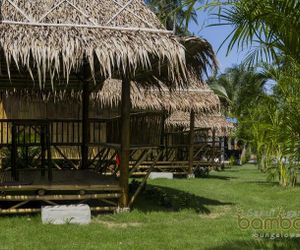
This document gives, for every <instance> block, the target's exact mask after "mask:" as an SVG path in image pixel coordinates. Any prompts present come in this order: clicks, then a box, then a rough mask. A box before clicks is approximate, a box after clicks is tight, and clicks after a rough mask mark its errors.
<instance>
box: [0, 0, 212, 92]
mask: <svg viewBox="0 0 300 250" xmlns="http://www.w3.org/2000/svg"><path fill="white" fill-rule="evenodd" d="M206 56H210V55H209V54H207V55H206ZM0 65H1V67H0V76H1V77H0V80H1V83H2V84H3V86H6V88H10V89H11V88H24V87H26V86H27V87H28V85H29V83H30V84H31V85H32V79H34V80H35V83H36V84H37V83H39V85H41V86H40V87H44V88H46V87H49V86H50V87H52V88H53V87H54V86H53V84H54V83H56V86H61V85H65V84H66V83H69V85H71V86H73V87H74V86H77V85H78V82H81V81H82V80H85V81H91V82H94V83H95V82H97V81H100V82H101V81H103V80H104V79H106V78H111V77H114V78H122V77H124V76H126V77H129V78H130V79H131V80H136V81H138V82H140V83H143V82H146V83H154V82H157V79H160V80H161V81H162V82H163V83H164V84H167V85H168V86H171V85H174V84H177V85H180V84H183V83H185V82H186V77H185V72H186V67H185V50H184V47H183V46H182V45H181V44H180V43H179V42H178V40H177V39H176V37H175V36H174V35H173V34H172V33H171V32H170V31H167V30H166V29H165V28H164V27H163V26H162V24H161V23H160V21H159V20H158V18H157V17H156V16H155V15H154V14H153V13H152V12H151V11H150V10H149V9H148V8H147V7H146V6H145V4H144V3H143V1H141V0H119V1H116V0H88V1H87V0H31V1H28V0H2V1H1V19H0ZM78 73H80V74H78ZM8 79H10V80H8ZM79 80H80V81H79ZM11 83H12V84H11ZM37 85H38V84H37ZM3 86H2V87H3Z"/></svg>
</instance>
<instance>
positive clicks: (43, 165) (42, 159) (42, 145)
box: [40, 125, 46, 177]
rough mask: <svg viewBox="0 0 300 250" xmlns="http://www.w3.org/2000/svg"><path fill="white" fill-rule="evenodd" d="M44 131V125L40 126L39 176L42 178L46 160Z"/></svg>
mask: <svg viewBox="0 0 300 250" xmlns="http://www.w3.org/2000/svg"><path fill="white" fill-rule="evenodd" d="M45 130H46V127H45V126H44V125H42V126H41V134H40V137H41V168H42V170H41V176H42V177H44V176H45V173H46V171H45V170H46V163H45V159H46V140H45V139H46V138H45V136H46V134H45V132H46V131H45Z"/></svg>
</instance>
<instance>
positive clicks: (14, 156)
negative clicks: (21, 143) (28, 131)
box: [10, 123, 19, 181]
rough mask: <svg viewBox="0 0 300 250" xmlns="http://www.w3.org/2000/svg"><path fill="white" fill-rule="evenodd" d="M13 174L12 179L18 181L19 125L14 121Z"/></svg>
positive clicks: (12, 137) (12, 135) (12, 134)
mask: <svg viewBox="0 0 300 250" xmlns="http://www.w3.org/2000/svg"><path fill="white" fill-rule="evenodd" d="M10 155H11V174H12V179H13V180H14V181H18V179H19V178H18V174H17V157H18V149H17V127H16V124H15V123H13V124H12V127H11V154H10Z"/></svg>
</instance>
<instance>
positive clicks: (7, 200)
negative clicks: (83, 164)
mask: <svg viewBox="0 0 300 250" xmlns="http://www.w3.org/2000/svg"><path fill="white" fill-rule="evenodd" d="M19 174H20V175H19V176H20V180H19V181H14V180H12V179H11V173H10V172H9V171H6V172H2V173H1V174H0V214H13V213H35V212H39V211H40V209H41V206H42V205H58V204H79V203H88V204H89V205H90V206H91V208H92V210H93V211H98V212H100V211H114V210H116V209H117V207H118V199H119V197H120V190H121V189H120V186H119V182H118V180H117V179H116V178H115V177H112V176H102V175H100V174H97V173H95V172H93V171H90V170H75V171H71V170H55V171H53V181H51V182H49V181H48V179H47V178H46V177H43V176H42V175H41V171H37V170H20V173H19Z"/></svg>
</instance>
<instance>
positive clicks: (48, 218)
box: [42, 205, 92, 225]
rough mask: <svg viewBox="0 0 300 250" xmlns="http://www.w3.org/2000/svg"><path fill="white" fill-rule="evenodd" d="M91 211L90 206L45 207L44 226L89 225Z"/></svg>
mask: <svg viewBox="0 0 300 250" xmlns="http://www.w3.org/2000/svg"><path fill="white" fill-rule="evenodd" d="M91 217H92V215H91V209H90V207H89V206H88V205H69V206H45V207H42V222H43V223H44V224H55V225H61V224H81V225H85V224H89V223H90V222H91Z"/></svg>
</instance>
